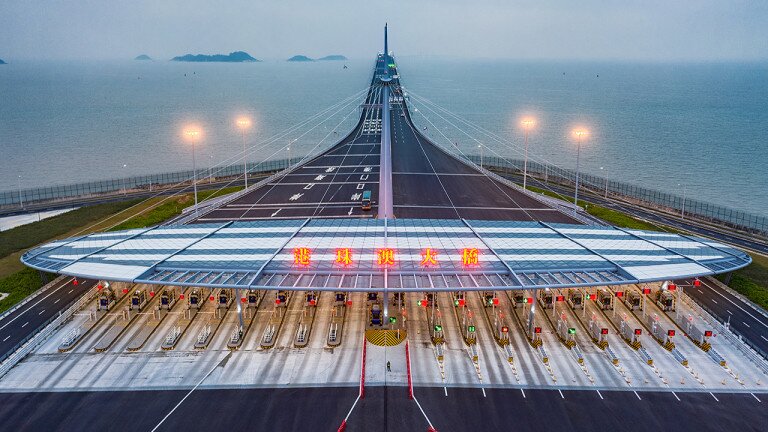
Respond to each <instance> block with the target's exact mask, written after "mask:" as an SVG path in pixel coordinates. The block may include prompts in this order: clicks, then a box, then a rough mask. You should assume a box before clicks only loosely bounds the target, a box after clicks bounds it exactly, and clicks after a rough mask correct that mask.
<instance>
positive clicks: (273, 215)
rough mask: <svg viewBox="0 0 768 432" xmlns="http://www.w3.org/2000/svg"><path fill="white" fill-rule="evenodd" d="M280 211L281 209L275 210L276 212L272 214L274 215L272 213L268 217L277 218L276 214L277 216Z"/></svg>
mask: <svg viewBox="0 0 768 432" xmlns="http://www.w3.org/2000/svg"><path fill="white" fill-rule="evenodd" d="M280 210H282V209H281V208H279V209H277V211H276V212H274V213H272V214H271V215H270V216H271V217H275V216H277V214H278V213H280Z"/></svg>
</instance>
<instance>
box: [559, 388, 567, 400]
mask: <svg viewBox="0 0 768 432" xmlns="http://www.w3.org/2000/svg"><path fill="white" fill-rule="evenodd" d="M557 392H558V393H560V397H561V398H563V399H565V395H563V392H562V391H561V390H560V389H557Z"/></svg>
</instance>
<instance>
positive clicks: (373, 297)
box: [367, 292, 379, 303]
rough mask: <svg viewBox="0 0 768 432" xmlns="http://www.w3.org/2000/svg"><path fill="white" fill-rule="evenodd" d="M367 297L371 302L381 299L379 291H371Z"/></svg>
mask: <svg viewBox="0 0 768 432" xmlns="http://www.w3.org/2000/svg"><path fill="white" fill-rule="evenodd" d="M367 298H368V302H369V303H375V302H377V301H379V293H375V292H369V293H368V296H367Z"/></svg>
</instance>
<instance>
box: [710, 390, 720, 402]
mask: <svg viewBox="0 0 768 432" xmlns="http://www.w3.org/2000/svg"><path fill="white" fill-rule="evenodd" d="M709 394H710V395H712V398H714V399H715V400H716V401H717V402H720V399H718V398H716V397H715V394H714V393H712V392H709Z"/></svg>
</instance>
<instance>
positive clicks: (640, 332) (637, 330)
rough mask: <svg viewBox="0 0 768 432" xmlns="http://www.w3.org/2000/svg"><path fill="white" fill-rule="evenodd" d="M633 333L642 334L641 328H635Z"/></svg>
mask: <svg viewBox="0 0 768 432" xmlns="http://www.w3.org/2000/svg"><path fill="white" fill-rule="evenodd" d="M635 334H636V335H641V334H643V330H642V329H635Z"/></svg>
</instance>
